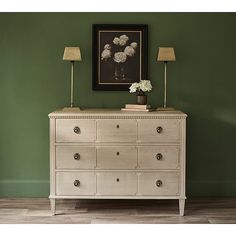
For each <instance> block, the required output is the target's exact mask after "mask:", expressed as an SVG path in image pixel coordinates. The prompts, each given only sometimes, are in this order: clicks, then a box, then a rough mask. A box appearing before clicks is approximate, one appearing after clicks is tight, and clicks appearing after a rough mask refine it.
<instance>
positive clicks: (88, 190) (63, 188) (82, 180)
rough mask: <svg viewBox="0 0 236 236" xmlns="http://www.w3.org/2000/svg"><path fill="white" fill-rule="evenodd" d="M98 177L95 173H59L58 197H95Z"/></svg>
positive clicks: (57, 176)
mask: <svg viewBox="0 0 236 236" xmlns="http://www.w3.org/2000/svg"><path fill="white" fill-rule="evenodd" d="M95 191H96V176H95V174H94V173H93V172H57V173H56V194H57V195H94V194H95Z"/></svg>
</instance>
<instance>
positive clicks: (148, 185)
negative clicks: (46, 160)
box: [49, 109, 186, 215]
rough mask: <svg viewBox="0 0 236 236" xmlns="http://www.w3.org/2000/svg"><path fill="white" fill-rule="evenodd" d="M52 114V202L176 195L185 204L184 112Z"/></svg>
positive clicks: (58, 112) (109, 111) (62, 112)
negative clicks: (59, 200) (58, 200)
mask: <svg viewBox="0 0 236 236" xmlns="http://www.w3.org/2000/svg"><path fill="white" fill-rule="evenodd" d="M49 117H50V201H51V209H52V213H53V214H55V210H56V204H55V201H56V199H62V198H63V199H71V198H75V199H82V198H87V199H89V198H90V199H99V198H100V199H101V198H103V199H111V198H112V199H121V198H123V199H178V200H179V210H180V215H184V203H185V198H186V197H185V133H186V114H184V113H182V112H180V111H171V112H150V113H143V112H135V113H132V112H121V111H118V110H92V109H91V110H83V111H79V112H68V111H63V110H61V111H55V112H53V113H51V114H49Z"/></svg>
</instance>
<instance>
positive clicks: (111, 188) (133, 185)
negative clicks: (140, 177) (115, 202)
mask: <svg viewBox="0 0 236 236" xmlns="http://www.w3.org/2000/svg"><path fill="white" fill-rule="evenodd" d="M137 183H138V182H137V174H136V173H124V172H113V173H111V172H109V173H101V172H100V173H97V194H98V195H108V196H109V195H135V194H136V193H137Z"/></svg>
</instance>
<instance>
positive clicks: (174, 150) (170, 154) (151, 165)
mask: <svg viewBox="0 0 236 236" xmlns="http://www.w3.org/2000/svg"><path fill="white" fill-rule="evenodd" d="M138 167H139V168H140V169H179V146H142V147H139V148H138Z"/></svg>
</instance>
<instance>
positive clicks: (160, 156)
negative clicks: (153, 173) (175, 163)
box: [156, 153, 163, 161]
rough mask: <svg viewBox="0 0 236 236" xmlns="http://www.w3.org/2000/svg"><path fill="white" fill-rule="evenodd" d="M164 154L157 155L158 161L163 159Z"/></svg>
mask: <svg viewBox="0 0 236 236" xmlns="http://www.w3.org/2000/svg"><path fill="white" fill-rule="evenodd" d="M162 157H163V156H162V154H161V153H157V154H156V159H157V160H158V161H160V160H161V159H162Z"/></svg>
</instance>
